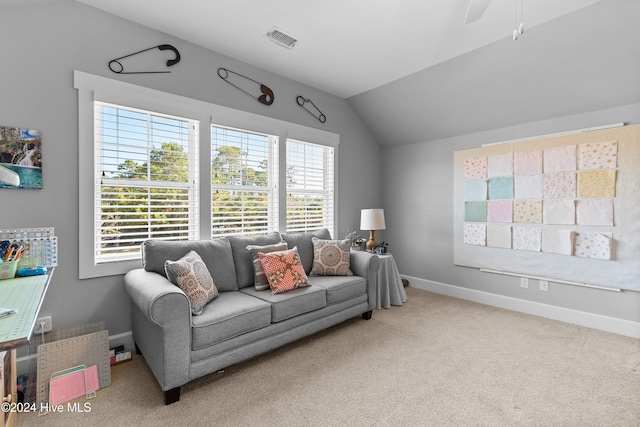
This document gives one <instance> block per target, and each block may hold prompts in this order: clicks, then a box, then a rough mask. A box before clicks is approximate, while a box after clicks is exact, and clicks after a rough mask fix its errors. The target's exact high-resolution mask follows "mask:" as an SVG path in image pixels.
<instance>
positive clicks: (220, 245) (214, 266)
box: [142, 238, 251, 292]
mask: <svg viewBox="0 0 640 427" xmlns="http://www.w3.org/2000/svg"><path fill="white" fill-rule="evenodd" d="M190 251H196V252H197V253H198V255H200V258H202V261H204V263H205V265H206V266H207V269H208V270H209V273H210V274H211V277H212V278H213V281H214V283H215V284H216V287H217V288H218V290H219V291H220V292H224V291H236V290H238V282H237V280H236V269H235V265H234V263H233V255H232V253H231V244H230V243H229V240H228V239H226V238H221V239H211V240H186V241H165V240H147V241H145V242H143V243H142V266H143V268H144V269H145V270H146V271H152V272H154V273H158V274H162V275H163V276H165V277H166V273H165V271H164V263H165V261H167V260H171V261H177V260H179V259H180V258H182V257H183V256H185V255H186V254H187V253H189V252H190ZM249 265H251V263H249Z"/></svg>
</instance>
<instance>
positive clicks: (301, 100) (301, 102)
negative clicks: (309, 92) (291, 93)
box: [296, 95, 327, 123]
mask: <svg viewBox="0 0 640 427" xmlns="http://www.w3.org/2000/svg"><path fill="white" fill-rule="evenodd" d="M296 102H297V103H298V105H299V106H301V107H302V108H304V109H305V110H306V111H308V112H309V114H311V115H312V116H313V117H315V118H316V119H318V120H320V123H324V122H326V121H327V116H325V115H324V114H322V111H320V109H319V108H318V107H317V106H316V104H314V103H313V101H311V100H310V99H309V98H304V97H302V96H300V95H298V96H297V97H296ZM307 102H308V103H309V104H311V105H313V108H315V110H316V112H313V111H311V110H310V109H309V108H307V107H305V106H304V104H306V103H307Z"/></svg>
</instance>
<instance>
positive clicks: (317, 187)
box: [286, 139, 335, 235]
mask: <svg viewBox="0 0 640 427" xmlns="http://www.w3.org/2000/svg"><path fill="white" fill-rule="evenodd" d="M286 154H287V209H286V223H287V232H296V231H310V230H316V229H318V228H324V227H326V228H327V229H329V231H330V232H331V233H332V235H333V233H334V162H335V159H334V149H333V148H332V147H328V146H324V145H319V144H312V143H308V142H303V141H296V140H292V139H287V153H286Z"/></svg>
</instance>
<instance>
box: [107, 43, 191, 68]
mask: <svg viewBox="0 0 640 427" xmlns="http://www.w3.org/2000/svg"><path fill="white" fill-rule="evenodd" d="M156 48H158V49H159V50H171V51H173V53H175V55H176V57H175V58H174V59H169V60H168V61H167V67H171V66H172V65H176V64H177V63H178V62H180V52H178V49H176V48H175V47H173V46H171V45H170V44H161V45H159V46H154V47H150V48H148V49H143V50H141V51H139V52H134V53H130V54H129V55H125V56H121V57H120V58H116V59H112V60H111V61H109V69H110V70H111V71H113V72H114V73H117V74H159V73H170V72H171V71H125V70H124V65H122V63H121V62H120V60H121V59H124V58H129V57H131V56H134V55H137V54H139V53H142V52H147V51H149V50H152V49H156Z"/></svg>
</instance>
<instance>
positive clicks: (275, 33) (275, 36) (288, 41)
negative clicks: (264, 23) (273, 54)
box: [266, 27, 298, 49]
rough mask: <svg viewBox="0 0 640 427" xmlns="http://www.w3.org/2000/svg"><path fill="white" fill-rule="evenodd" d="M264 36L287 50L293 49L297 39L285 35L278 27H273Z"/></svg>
mask: <svg viewBox="0 0 640 427" xmlns="http://www.w3.org/2000/svg"><path fill="white" fill-rule="evenodd" d="M266 36H267V38H268V39H269V40H271V41H272V42H274V43H277V44H279V45H280V46H283V47H286V48H287V49H293V47H294V46H295V45H296V43H298V39H296V38H295V37H293V36H291V35H289V34H287V33H285V32H284V31H282V30H281V29H280V28H278V27H273V28H272V29H270V30H269V32H268V33H267V34H266Z"/></svg>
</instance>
